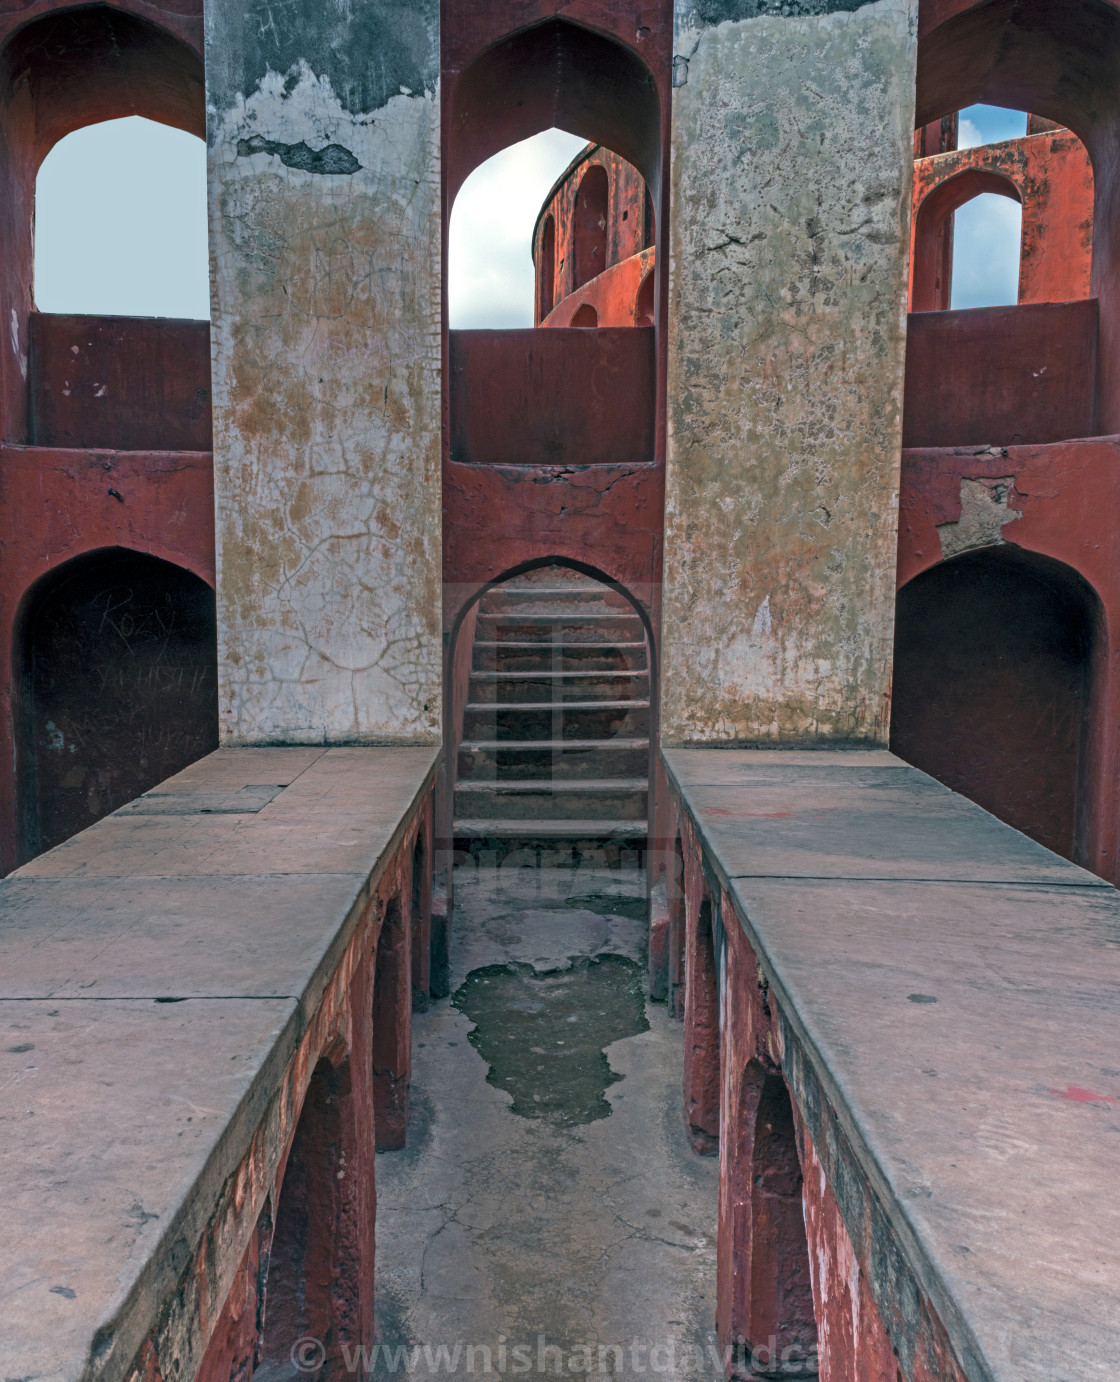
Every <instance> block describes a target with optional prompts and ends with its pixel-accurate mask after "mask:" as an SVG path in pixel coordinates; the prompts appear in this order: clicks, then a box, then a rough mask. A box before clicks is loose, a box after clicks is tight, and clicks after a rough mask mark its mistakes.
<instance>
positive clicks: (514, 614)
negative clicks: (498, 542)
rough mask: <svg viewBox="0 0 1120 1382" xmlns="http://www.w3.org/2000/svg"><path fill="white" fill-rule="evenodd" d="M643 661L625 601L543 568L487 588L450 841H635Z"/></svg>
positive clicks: (637, 625)
mask: <svg viewBox="0 0 1120 1382" xmlns="http://www.w3.org/2000/svg"><path fill="white" fill-rule="evenodd" d="M649 697H650V684H649V661H648V656H647V649H646V637H645V628H644V626H643V624H642V621H641V620H640V619H639V617H638V615H637V614H636V613H635V611H634V608H633V606H632V605H631V604H630V603H629V601H627V600H626V599H625V598H624V597H623V596H621V595H619V594H616V593H615V592H614V591H613V590H611V589H610V588H609V587H608V586H604V585H602V584H601V583H600V582H598V581H595V580H593V579H591V578H590V577H587V576H583V575H581V574H580V573H579V572H575V571H571V570H568V569H564V570H562V571H559V572H558V571H557V569H556V568H544V569H543V570H537V571H533V572H529V573H527V574H526V575H524V576H520V577H516V578H514V579H513V580H510V581H507V582H505V583H503V584H502V585H501V586H498V587H496V588H495V589H493V590H491V591H490V592H489V593H488V594H486V595H484V596H483V598H482V601H481V603H480V605H479V613H478V622H477V625H476V629H475V642H474V657H473V662H472V670H471V678H470V690H469V693H468V698H467V705H466V709H465V712H464V722H463V738H462V742H461V743H460V746H459V760H458V777H457V780H456V786H455V826H454V832H455V838H456V840H457V841H462V842H463V843H464V844H467V845H469V843H470V842H471V841H475V840H489V841H495V842H506V844H507V845H509V844H512V842H513V841H515V840H516V841H524V842H527V843H528V842H532V843H545V842H555V843H556V844H558V845H564V844H568V843H571V844H573V845H575V846H579V845H581V844H586V843H600V842H603V841H612V842H619V843H622V842H632V843H633V844H634V845H636V846H637V847H639V848H640V847H641V846H642V845H643V844H644V841H645V836H646V829H647V815H648V796H649V791H648V789H649V778H648V775H649V714H650V706H649Z"/></svg>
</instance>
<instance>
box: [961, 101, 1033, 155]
mask: <svg viewBox="0 0 1120 1382" xmlns="http://www.w3.org/2000/svg"><path fill="white" fill-rule="evenodd" d="M1026 132H1027V112H1026V111H1025V110H1008V109H1006V108H1005V107H1003V106H965V108H964V109H963V110H962V111H961V112H960V113H959V117H958V121H957V148H958V149H975V148H976V147H977V146H978V145H980V144H1000V143H1002V142H1003V140H1005V139H1022V137H1023V136H1024V135H1025V134H1026Z"/></svg>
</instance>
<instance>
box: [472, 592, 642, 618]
mask: <svg viewBox="0 0 1120 1382" xmlns="http://www.w3.org/2000/svg"><path fill="white" fill-rule="evenodd" d="M534 604H553V605H563V606H564V607H565V608H568V609H570V608H572V607H573V606H580V607H583V606H587V605H592V606H602V607H603V608H609V609H617V610H621V611H623V612H624V613H627V614H632V613H633V612H634V606H633V605H632V604H631V603H630V601H629V600H628V599H626V597H625V596H624V595H619V594H617V593H616V592H615V591H613V590H610V589H608V588H607V587H606V586H601V585H583V586H579V585H569V586H565V585H552V586H544V585H537V586H532V585H527V586H515V587H510V586H508V585H505V586H499V587H496V588H495V589H493V590H488V591H487V592H486V594H485V595H483V597H482V599H481V600H480V601H479V602H478V608H479V610H480V611H483V612H485V613H487V614H491V613H495V612H503V611H509V610H516V609H522V608H524V607H525V606H526V605H534Z"/></svg>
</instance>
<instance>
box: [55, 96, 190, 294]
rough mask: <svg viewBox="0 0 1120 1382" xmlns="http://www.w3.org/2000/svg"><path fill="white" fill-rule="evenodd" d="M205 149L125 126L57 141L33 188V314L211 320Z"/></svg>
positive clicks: (134, 122) (177, 136)
mask: <svg viewBox="0 0 1120 1382" xmlns="http://www.w3.org/2000/svg"><path fill="white" fill-rule="evenodd" d="M208 265H209V260H208V250H207V228H206V146H205V144H204V142H203V141H202V140H201V139H199V138H197V137H196V136H195V135H193V134H188V133H187V132H186V131H184V130H181V129H173V128H172V127H171V126H170V125H163V124H158V123H157V122H156V121H154V120H146V119H142V118H141V117H140V116H129V117H127V118H125V119H121V120H106V121H103V122H101V123H100V124H95V125H87V126H85V127H84V128H82V129H79V130H75V131H74V132H73V133H72V134H68V135H66V137H65V138H63V139H60V140H59V141H58V143H57V144H55V146H54V147H53V148H52V149H51V151H50V152H49V153H48V154H47V156H46V158H44V159H43V162H42V164H41V165H40V167H39V172H38V177H37V180H36V184H35V278H34V283H35V305H36V307H37V308H38V310H39V311H40V312H58V313H87V314H96V315H101V316H134V317H193V318H200V319H205V318H208V317H209V316H210V287H209V267H208Z"/></svg>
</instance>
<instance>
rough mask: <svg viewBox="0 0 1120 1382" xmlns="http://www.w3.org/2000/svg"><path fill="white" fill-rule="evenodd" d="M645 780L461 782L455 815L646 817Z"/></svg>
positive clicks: (546, 818)
mask: <svg viewBox="0 0 1120 1382" xmlns="http://www.w3.org/2000/svg"><path fill="white" fill-rule="evenodd" d="M648 814H649V811H648V789H647V783H646V780H645V778H616V779H608V780H605V781H595V780H591V781H586V782H555V781H551V780H549V779H540V778H535V779H527V780H525V781H522V782H460V783H459V784H458V785H457V786H456V788H455V815H456V817H462V818H464V819H475V818H485V819H487V820H506V819H509V820H517V821H520V822H521V824H522V825H524V824H525V822H526V821H529V820H533V821H550V820H598V819H600V818H601V819H604V820H620V821H633V820H643V821H644V820H645V819H646V816H647V815H648Z"/></svg>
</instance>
